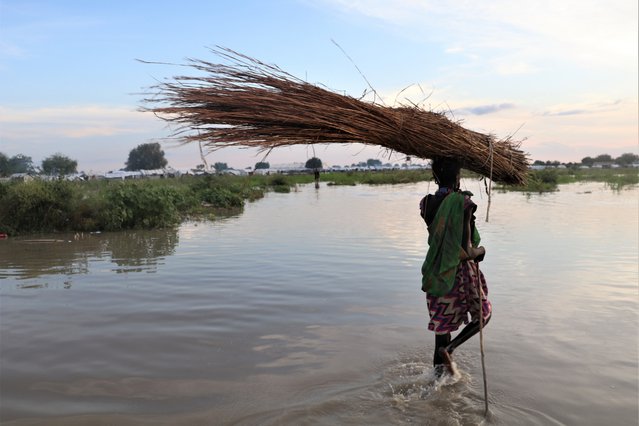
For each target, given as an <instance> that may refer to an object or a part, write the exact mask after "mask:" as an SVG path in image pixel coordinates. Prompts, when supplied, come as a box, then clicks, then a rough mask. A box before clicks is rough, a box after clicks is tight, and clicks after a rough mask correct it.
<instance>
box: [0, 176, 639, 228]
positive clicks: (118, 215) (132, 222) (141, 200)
mask: <svg viewBox="0 0 639 426" xmlns="http://www.w3.org/2000/svg"><path fill="white" fill-rule="evenodd" d="M464 176H465V177H477V175H474V174H472V175H471V174H465V175H464ZM431 178H432V175H431V172H430V171H428V170H389V171H377V172H367V171H355V172H329V173H323V174H322V175H321V181H322V182H324V183H326V184H327V185H357V184H369V185H376V184H400V183H413V182H420V181H427V180H430V179H431ZM313 181H314V177H313V175H312V174H299V175H280V174H276V175H253V176H232V175H209V176H184V177H180V178H173V179H143V180H142V179H140V180H138V179H136V180H119V181H114V180H90V181H81V182H70V181H65V180H55V181H43V180H37V179H35V180H31V181H27V182H16V181H10V182H5V183H0V233H6V234H9V235H20V234H34V233H40V232H43V233H44V232H94V231H118V230H124V229H140V228H145V229H152V228H165V227H171V226H176V225H179V224H180V223H181V222H182V221H183V220H185V219H189V218H191V219H198V218H199V219H211V218H215V217H219V216H227V215H232V214H238V213H241V212H242V210H243V208H244V204H245V203H246V202H251V201H254V200H257V199H260V198H262V197H263V196H264V194H265V193H266V192H268V191H273V192H290V191H291V188H295V187H296V186H297V185H299V184H307V183H312V182H313ZM578 181H597V182H605V183H606V184H607V185H608V186H609V187H610V188H611V189H613V190H620V189H621V188H623V187H624V186H627V185H636V184H638V183H639V173H638V171H637V169H631V168H627V169H545V170H538V171H531V172H530V175H529V178H528V184H527V185H526V186H499V187H496V188H497V189H499V190H515V191H523V192H527V193H537V192H548V191H555V190H557V188H558V185H559V184H564V183H572V182H578Z"/></svg>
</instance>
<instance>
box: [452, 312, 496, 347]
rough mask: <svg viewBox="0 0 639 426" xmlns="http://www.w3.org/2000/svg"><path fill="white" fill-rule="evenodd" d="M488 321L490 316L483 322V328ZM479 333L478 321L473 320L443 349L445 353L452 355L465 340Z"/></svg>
mask: <svg viewBox="0 0 639 426" xmlns="http://www.w3.org/2000/svg"><path fill="white" fill-rule="evenodd" d="M488 321H490V316H489V317H488V318H486V319H485V320H484V324H483V326H484V327H485V326H486V324H488ZM477 333H479V320H474V321H472V322H471V323H469V324H468V325H467V326H466V327H464V329H463V330H462V331H461V332H460V333H459V334H458V335H457V336H455V338H454V339H453V340H452V342H450V343H448V344H447V345H446V347H445V349H446V352H448V353H449V354H452V353H453V351H454V350H455V349H457V347H458V346H459V345H461V344H462V343H464V342H465V341H466V340H468V339H470V338H471V337H473V336H474V335H475V334H477Z"/></svg>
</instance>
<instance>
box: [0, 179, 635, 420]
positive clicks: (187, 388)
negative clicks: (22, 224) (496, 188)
mask: <svg viewBox="0 0 639 426" xmlns="http://www.w3.org/2000/svg"><path fill="white" fill-rule="evenodd" d="M465 185H466V186H467V189H469V190H471V191H473V192H475V194H477V195H476V196H475V200H476V202H477V204H478V205H479V206H480V207H479V210H478V226H479V228H480V231H481V234H482V243H483V244H484V245H485V246H486V248H487V256H486V260H485V262H483V263H482V264H481V267H482V269H483V271H484V273H485V274H486V277H487V280H488V285H489V297H490V299H491V301H492V303H493V309H494V314H493V318H492V320H491V322H490V324H489V325H488V326H487V328H486V330H485V334H484V349H485V361H486V376H487V386H488V394H489V408H490V412H489V415H488V418H486V419H484V416H483V411H484V391H483V380H482V369H481V357H480V349H479V339H478V338H477V337H475V338H473V339H472V340H470V341H469V342H467V343H466V344H465V345H463V346H462V347H460V348H459V349H458V350H457V351H456V352H455V357H456V362H457V364H458V367H459V369H460V374H459V376H458V377H456V378H450V377H448V378H446V379H444V380H439V381H437V380H435V379H434V378H433V372H432V367H431V359H432V350H433V345H434V336H433V334H432V332H429V331H428V330H427V329H426V325H427V321H428V317H427V311H426V302H425V297H424V294H423V293H422V292H421V290H420V278H421V277H420V266H421V263H422V261H423V259H424V256H425V252H426V249H427V245H426V228H425V225H424V224H423V222H422V221H421V219H420V217H419V215H418V202H419V199H420V198H421V197H422V196H423V195H424V194H425V193H426V192H428V191H431V192H432V191H433V190H434V189H435V188H434V186H433V185H429V184H428V183H420V184H413V185H397V186H378V187H371V186H356V187H328V186H322V187H321V188H320V189H319V190H317V191H316V190H315V189H314V188H313V187H312V186H302V187H300V189H299V191H297V192H293V193H290V194H274V193H273V194H268V195H267V197H266V198H264V199H262V200H260V201H257V202H255V203H252V204H248V205H247V206H246V209H245V212H244V213H243V214H241V215H239V216H237V217H232V218H228V219H224V220H220V221H217V222H207V223H202V222H200V223H195V222H190V223H185V224H183V225H182V226H180V227H179V228H178V229H175V230H162V231H152V232H121V233H110V234H106V233H104V234H84V235H76V236H74V235H64V236H60V235H55V236H42V237H40V236H39V237H38V238H39V239H53V240H57V241H28V238H9V239H6V240H0V332H1V334H0V355H1V364H0V367H1V368H0V422H1V423H2V424H3V425H107V424H108V425H227V424H234V425H262V424H265V425H289V424H290V425H335V424H339V425H363V424H370V425H406V424H419V425H467V424H469V425H472V424H489V425H490V424H495V425H553V424H556V425H561V424H563V425H576V424H579V425H601V424H605V425H636V424H637V421H638V358H637V357H638V353H637V350H638V335H637V326H638V323H639V321H638V320H639V317H638V312H639V302H638V300H639V298H638V296H639V295H638V288H639V286H638V276H639V271H638V245H639V243H638V235H639V232H638V221H639V213H638V208H639V190H638V189H637V188H636V187H635V188H633V189H629V190H622V191H620V192H614V191H612V190H609V189H607V188H606V187H605V186H604V185H603V184H598V183H588V184H571V185H564V186H561V187H560V192H557V193H553V194H545V195H532V196H526V195H524V194H519V193H494V194H493V198H492V205H491V209H490V221H489V222H488V223H486V222H485V221H484V218H485V212H486V210H485V209H486V204H487V199H486V195H485V193H484V194H483V195H481V194H480V190H481V187H480V184H479V183H478V182H475V181H471V182H465ZM31 239H33V238H31Z"/></svg>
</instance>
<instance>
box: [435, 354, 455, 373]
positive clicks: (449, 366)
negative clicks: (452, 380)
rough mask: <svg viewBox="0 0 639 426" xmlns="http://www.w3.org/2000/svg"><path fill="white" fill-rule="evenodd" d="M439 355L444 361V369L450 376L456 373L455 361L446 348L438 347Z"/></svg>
mask: <svg viewBox="0 0 639 426" xmlns="http://www.w3.org/2000/svg"><path fill="white" fill-rule="evenodd" d="M439 356H440V357H441V358H442V360H443V361H444V363H443V364H442V365H443V366H444V368H445V369H446V371H448V373H449V374H450V375H451V376H455V375H457V367H456V366H455V361H453V357H452V355H451V354H450V353H449V352H448V351H447V350H446V348H439Z"/></svg>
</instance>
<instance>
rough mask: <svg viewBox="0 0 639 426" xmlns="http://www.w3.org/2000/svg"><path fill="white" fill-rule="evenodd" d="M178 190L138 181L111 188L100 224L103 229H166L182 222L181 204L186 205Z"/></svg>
mask: <svg viewBox="0 0 639 426" xmlns="http://www.w3.org/2000/svg"><path fill="white" fill-rule="evenodd" d="M185 202H186V201H185V199H184V197H183V195H182V194H180V192H179V191H178V190H176V189H175V188H172V187H168V186H156V185H151V184H142V183H137V182H132V183H129V182H122V183H116V184H114V185H110V186H109V187H108V188H107V190H106V192H105V194H104V209H103V210H102V211H101V213H100V217H99V221H98V222H99V223H100V225H101V227H102V228H103V229H104V230H107V231H111V230H119V229H130V228H145V229H149V228H163V227H168V226H172V225H176V224H178V223H180V221H181V219H182V216H181V214H180V211H179V209H178V205H180V204H182V203H185Z"/></svg>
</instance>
